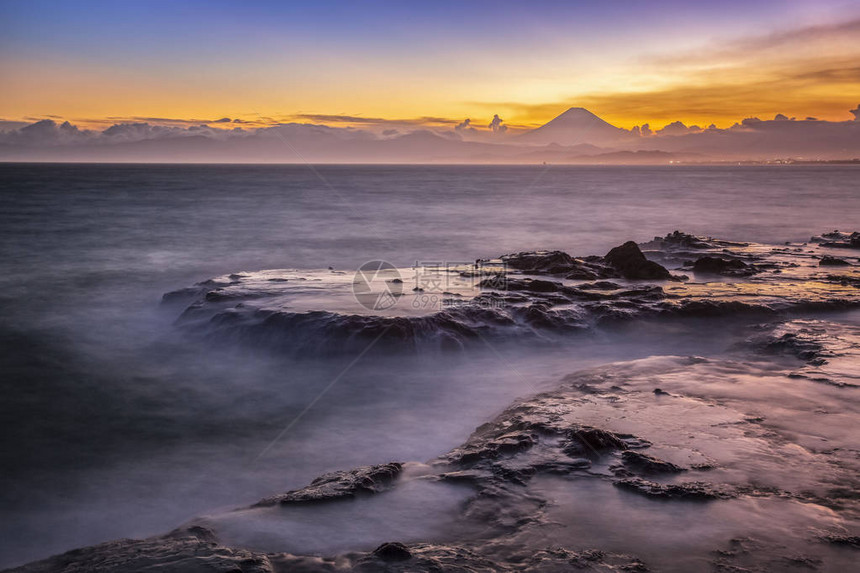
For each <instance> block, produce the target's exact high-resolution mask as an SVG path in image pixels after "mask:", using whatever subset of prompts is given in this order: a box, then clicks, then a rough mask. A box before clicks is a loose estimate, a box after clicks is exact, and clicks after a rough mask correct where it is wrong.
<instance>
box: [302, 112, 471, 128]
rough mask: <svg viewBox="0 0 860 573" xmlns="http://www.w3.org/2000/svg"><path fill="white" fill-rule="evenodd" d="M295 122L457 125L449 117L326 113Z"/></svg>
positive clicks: (305, 114)
mask: <svg viewBox="0 0 860 573" xmlns="http://www.w3.org/2000/svg"><path fill="white" fill-rule="evenodd" d="M290 118H291V119H295V120H307V121H313V122H322V123H352V124H361V125H421V126H423V125H457V124H458V123H459V122H458V120H456V119H450V118H447V117H434V116H424V117H412V118H406V119H386V118H382V117H363V116H360V115H338V114H324V113H300V114H296V115H292V116H290Z"/></svg>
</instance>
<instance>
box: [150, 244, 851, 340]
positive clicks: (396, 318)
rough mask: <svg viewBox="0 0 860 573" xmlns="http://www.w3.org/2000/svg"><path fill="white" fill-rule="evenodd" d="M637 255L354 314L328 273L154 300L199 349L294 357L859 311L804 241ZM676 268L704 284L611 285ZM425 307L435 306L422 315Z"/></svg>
mask: <svg viewBox="0 0 860 573" xmlns="http://www.w3.org/2000/svg"><path fill="white" fill-rule="evenodd" d="M840 236H842V235H840ZM848 239H850V235H847V236H845V240H848ZM643 248H647V249H648V251H647V252H648V257H651V258H652V259H654V260H649V258H646V257H645V254H644V253H643V251H642V250H641V249H640V247H638V246H637V245H635V244H634V243H633V242H629V243H625V244H624V245H622V246H620V247H616V248H615V249H612V251H610V253H609V254H607V256H606V257H600V256H589V257H582V258H575V257H572V256H571V255H568V254H567V253H564V252H562V251H533V252H522V253H515V254H512V255H505V256H503V257H501V258H500V259H487V260H482V261H479V264H476V265H475V266H471V265H469V266H468V268H465V267H463V268H456V269H453V270H452V272H451V273H450V274H451V277H453V278H454V279H455V282H456V280H459V281H460V285H461V286H462V285H467V286H466V287H463V290H457V288H454V287H451V288H446V290H444V291H443V292H442V293H441V295H440V294H434V293H433V292H431V291H428V290H427V289H424V291H415V292H414V293H413V292H412V291H410V290H408V289H407V290H406V291H405V292H402V293H401V294H400V296H399V297H397V298H396V299H392V300H393V301H394V303H395V304H394V306H392V307H391V308H390V310H387V311H386V312H376V311H374V310H372V309H366V308H362V306H361V305H359V304H358V303H357V302H356V299H355V298H354V296H353V293H352V287H353V286H354V285H353V281H352V279H351V277H349V276H345V273H332V272H331V271H325V272H316V273H314V272H309V273H302V272H299V271H294V270H292V271H289V270H269V271H258V272H255V273H243V274H233V275H225V276H223V277H218V278H216V279H210V280H208V281H203V282H201V283H198V284H197V285H194V286H193V287H190V288H188V289H180V290H178V291H174V292H173V293H167V294H166V295H165V296H164V300H165V302H164V304H165V306H166V307H170V308H171V309H174V308H179V307H181V306H182V305H185V309H184V310H183V311H182V312H181V314H180V316H179V318H178V320H177V327H178V328H180V329H183V330H184V331H186V332H188V333H190V334H192V335H196V336H201V337H203V338H205V339H206V340H207V342H209V341H211V342H212V343H229V344H234V343H237V342H240V343H244V344H247V345H249V346H253V347H259V346H263V347H268V348H273V349H276V350H277V351H279V352H283V353H288V354H290V355H295V356H305V355H307V354H314V355H319V354H321V353H323V354H332V355H336V354H343V353H349V352H361V351H364V350H365V349H366V348H367V347H368V345H373V346H374V347H375V348H394V347H396V348H398V349H414V350H418V349H419V348H421V349H423V348H429V349H440V350H460V349H463V348H466V347H467V346H469V345H471V344H475V343H478V344H481V345H484V344H485V343H486V342H485V341H486V340H487V339H497V338H498V339H500V338H505V337H517V338H519V339H521V340H524V341H529V342H534V343H545V342H552V341H553V340H554V337H556V336H562V335H568V334H574V333H577V332H582V331H585V330H589V329H593V328H595V327H599V326H603V325H608V324H611V323H615V322H622V321H630V320H633V319H639V318H648V317H659V316H666V317H672V316H696V317H712V316H731V315H738V316H740V315H756V314H759V315H762V316H773V315H779V314H781V313H786V312H798V311H827V310H836V309H847V308H851V307H854V306H860V292H858V290H857V289H858V288H860V266H857V265H851V266H848V265H845V266H841V267H839V269H840V273H839V274H838V275H837V274H829V275H822V273H821V268H822V267H820V266H819V262H820V261H821V260H822V259H821V258H820V257H817V256H816V255H814V254H813V252H812V251H811V250H810V249H808V248H804V247H803V245H789V246H784V245H763V244H757V243H735V242H730V241H724V240H717V239H713V238H703V237H696V236H694V235H688V234H686V233H682V232H680V231H676V232H674V233H670V234H669V235H667V236H666V237H663V238H660V239H659V240H655V241H652V242H651V243H649V244H647V245H646V247H643ZM656 261H660V263H662V264H660V263H658V262H656ZM685 261H693V262H691V263H690V265H693V266H694V267H695V269H696V270H697V272H701V273H708V274H711V275H713V277H708V280H707V281H706V282H704V283H703V282H697V281H693V282H687V283H683V282H673V283H671V284H665V285H662V284H649V283H647V282H646V283H644V284H642V283H639V284H636V285H630V284H629V283H626V284H625V282H624V281H622V280H617V279H622V278H626V279H628V280H629V279H633V280H653V281H664V280H666V279H667V278H669V277H670V275H669V272H668V271H667V270H666V269H667V268H677V266H679V265H682V264H683V263H684V262H685ZM664 265H665V266H664ZM672 265H675V266H676V267H672ZM407 272H409V271H407V270H406V269H404V270H403V274H404V276H406V275H405V273H407ZM530 275H543V276H541V277H540V278H537V277H534V276H530ZM649 277H650V278H649ZM719 277H728V278H727V279H726V280H720V278H719ZM747 277H750V278H749V279H748V280H744V279H746V278H747ZM671 278H675V277H671ZM401 280H402V279H401ZM446 280H447V279H446ZM583 281H586V282H583ZM386 284H388V285H389V286H390V283H386ZM310 286H312V287H313V288H310V289H309V288H308V287H310ZM327 297H328V298H327ZM430 299H433V300H435V301H436V302H435V304H433V305H430V306H428V307H426V308H427V310H426V311H424V310H423V309H424V308H425V306H424V305H425V304H426V303H427V301H428V300H430ZM302 304H305V305H307V308H302ZM329 306H330V307H331V308H329ZM415 309H418V310H415Z"/></svg>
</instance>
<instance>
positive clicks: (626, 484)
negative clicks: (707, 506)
mask: <svg viewBox="0 0 860 573" xmlns="http://www.w3.org/2000/svg"><path fill="white" fill-rule="evenodd" d="M615 485H616V486H617V487H620V488H622V489H626V490H628V491H632V492H635V493H638V494H641V495H644V496H646V497H653V498H657V499H667V500H691V501H709V500H715V499H729V498H732V497H736V496H737V494H736V493H735V492H734V491H733V490H732V489H731V488H729V487H726V486H717V485H714V484H710V483H705V482H684V483H657V482H653V481H648V480H645V479H642V478H638V477H631V478H625V479H621V480H618V481H616V482H615Z"/></svg>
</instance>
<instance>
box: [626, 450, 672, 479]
mask: <svg viewBox="0 0 860 573" xmlns="http://www.w3.org/2000/svg"><path fill="white" fill-rule="evenodd" d="M621 461H622V463H623V464H624V466H625V467H627V468H628V469H630V470H632V471H634V472H637V473H642V474H676V473H681V472H683V471H686V470H685V469H684V468H682V467H681V466H678V465H675V464H673V463H671V462H667V461H663V460H660V459H657V458H655V457H653V456H649V455H648V454H643V453H641V452H634V451H626V452H622V453H621Z"/></svg>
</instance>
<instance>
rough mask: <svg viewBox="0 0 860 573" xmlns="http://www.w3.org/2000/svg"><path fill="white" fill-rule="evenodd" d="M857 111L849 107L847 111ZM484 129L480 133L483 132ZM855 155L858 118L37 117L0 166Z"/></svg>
mask: <svg viewBox="0 0 860 573" xmlns="http://www.w3.org/2000/svg"><path fill="white" fill-rule="evenodd" d="M855 111H856V110H855ZM485 133H486V132H485ZM858 157H860V121H858V120H856V119H855V121H844V122H829V121H818V120H814V119H812V118H807V119H805V120H797V121H795V120H793V119H789V118H787V117H785V116H782V115H778V116H777V117H776V118H774V119H772V120H760V119H757V118H749V119H745V120H743V121H742V122H740V123H737V124H735V125H733V126H732V127H730V128H727V129H717V128H714V127H711V128H708V129H700V128H698V127H688V126H685V125H684V124H682V123H680V122H675V123H673V124H670V125H669V126H667V127H665V128H664V129H662V130H657V131H655V132H652V131H651V130H650V129H648V128H647V125H646V126H643V127H642V128H639V127H636V128H634V129H632V130H626V129H621V128H618V127H615V126H614V125H611V124H610V123H608V122H606V121H604V120H603V119H601V118H600V117H598V116H596V115H594V114H593V113H591V112H590V111H588V110H587V109H584V108H581V107H573V108H570V109H568V110H566V111H565V112H564V113H562V114H561V115H559V116H557V117H556V118H554V119H553V120H551V121H549V122H548V123H546V124H544V125H542V126H540V127H538V128H536V129H533V130H529V131H525V132H520V133H510V134H506V133H500V134H497V135H493V136H489V135H482V136H481V137H476V136H473V135H472V134H471V133H468V132H467V133H465V134H464V133H460V132H458V131H457V130H452V129H448V130H441V129H436V130H431V129H426V128H423V129H414V130H411V131H408V132H406V133H402V132H393V133H390V132H383V134H379V133H376V132H373V131H369V130H364V129H355V128H344V127H330V126H327V125H321V124H309V123H286V124H278V125H275V126H272V127H264V128H256V129H239V128H237V129H219V128H214V127H212V126H209V125H192V126H190V127H171V126H164V125H153V124H150V123H141V122H136V123H120V124H116V125H113V126H111V127H109V128H107V129H105V130H103V131H94V130H85V129H79V128H78V127H76V126H74V125H71V124H70V123H69V122H65V123H57V122H55V121H53V120H42V121H38V122H36V123H33V124H30V125H24V126H18V125H16V126H14V128H12V129H7V130H5V131H0V161H92V162H102V161H109V162H111V161H112V162H231V163H257V162H259V163H569V164H626V163H631V164H667V163H671V162H690V161H727V160H731V161H751V160H752V161H755V160H770V159H774V158H794V159H806V160H834V159H836V160H844V159H854V158H858Z"/></svg>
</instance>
